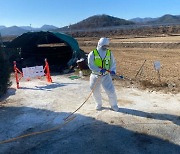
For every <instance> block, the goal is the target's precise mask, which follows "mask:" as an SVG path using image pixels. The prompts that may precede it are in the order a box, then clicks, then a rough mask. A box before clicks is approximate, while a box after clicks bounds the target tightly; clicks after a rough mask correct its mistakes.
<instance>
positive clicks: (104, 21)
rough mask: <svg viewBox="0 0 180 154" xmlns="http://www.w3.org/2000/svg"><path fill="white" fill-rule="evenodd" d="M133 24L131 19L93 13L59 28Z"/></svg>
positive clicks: (90, 27) (89, 27) (88, 27)
mask: <svg viewBox="0 0 180 154" xmlns="http://www.w3.org/2000/svg"><path fill="white" fill-rule="evenodd" d="M133 24H135V23H134V22H132V21H128V20H125V19H120V18H116V17H113V16H109V15H95V16H91V17H89V18H87V19H85V20H82V21H80V22H78V23H76V24H73V25H70V26H66V27H63V28H60V30H66V29H67V30H68V29H69V28H71V30H73V29H92V28H104V27H111V26H120V25H133Z"/></svg>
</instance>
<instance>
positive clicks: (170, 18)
mask: <svg viewBox="0 0 180 154" xmlns="http://www.w3.org/2000/svg"><path fill="white" fill-rule="evenodd" d="M147 23H151V24H170V23H171V24H172V23H176V24H180V16H179V15H177V16H175V15H170V14H166V15H164V16H162V17H160V18H157V19H156V20H154V21H149V22H147Z"/></svg>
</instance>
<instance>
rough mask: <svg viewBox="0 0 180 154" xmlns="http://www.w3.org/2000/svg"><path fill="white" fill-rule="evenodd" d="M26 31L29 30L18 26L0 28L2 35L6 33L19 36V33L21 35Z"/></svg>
mask: <svg viewBox="0 0 180 154" xmlns="http://www.w3.org/2000/svg"><path fill="white" fill-rule="evenodd" d="M26 32H28V31H27V30H25V29H22V28H20V27H17V26H12V27H6V28H3V29H0V33H1V35H2V36H4V35H16V36H17V35H21V34H23V33H26Z"/></svg>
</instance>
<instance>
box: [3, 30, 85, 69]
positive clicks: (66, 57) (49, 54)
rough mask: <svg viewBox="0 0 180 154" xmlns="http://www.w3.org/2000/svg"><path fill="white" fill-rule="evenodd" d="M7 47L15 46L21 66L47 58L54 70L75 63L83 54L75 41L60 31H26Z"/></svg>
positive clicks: (42, 61)
mask: <svg viewBox="0 0 180 154" xmlns="http://www.w3.org/2000/svg"><path fill="white" fill-rule="evenodd" d="M7 47H8V48H16V49H17V51H18V52H19V55H20V58H21V65H22V67H30V66H36V65H42V64H44V59H45V58H47V60H48V62H49V65H50V68H51V69H52V70H54V71H59V70H63V69H65V68H67V67H70V66H74V65H76V61H77V60H78V59H80V58H82V57H85V54H84V52H83V51H82V50H80V48H79V45H78V43H77V41H76V40H75V39H74V38H72V37H71V36H68V35H66V34H62V33H53V32H28V33H25V34H23V35H21V36H19V37H17V38H16V39H14V40H13V41H12V42H11V43H10V44H9V45H8V46H7Z"/></svg>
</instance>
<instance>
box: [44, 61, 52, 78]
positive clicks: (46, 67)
mask: <svg viewBox="0 0 180 154" xmlns="http://www.w3.org/2000/svg"><path fill="white" fill-rule="evenodd" d="M44 72H45V75H46V79H47V82H52V79H51V75H50V69H49V64H48V62H47V59H45V67H44Z"/></svg>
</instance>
